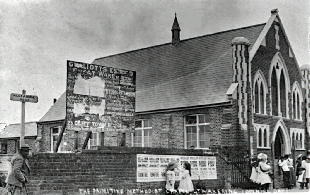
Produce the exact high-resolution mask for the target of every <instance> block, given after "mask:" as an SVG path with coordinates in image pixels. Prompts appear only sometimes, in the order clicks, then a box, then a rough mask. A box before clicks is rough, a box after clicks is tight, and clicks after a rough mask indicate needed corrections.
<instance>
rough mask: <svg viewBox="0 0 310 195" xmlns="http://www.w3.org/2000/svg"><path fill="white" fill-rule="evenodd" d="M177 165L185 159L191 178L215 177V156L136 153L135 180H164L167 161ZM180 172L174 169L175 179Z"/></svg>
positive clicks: (177, 178)
mask: <svg viewBox="0 0 310 195" xmlns="http://www.w3.org/2000/svg"><path fill="white" fill-rule="evenodd" d="M171 161H173V162H176V163H177V164H178V166H179V167H181V166H182V164H183V163H184V162H185V161H187V162H189V163H190V164H191V173H192V176H191V177H192V180H199V179H200V180H203V179H204V180H205V179H217V172H216V157H213V156H212V157H211V156H179V155H149V154H137V182H153V181H166V177H165V173H166V170H167V165H168V163H169V162H171ZM180 179H181V178H180V173H179V172H178V171H176V180H177V181H179V180H180Z"/></svg>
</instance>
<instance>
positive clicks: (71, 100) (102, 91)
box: [66, 61, 136, 132]
mask: <svg viewBox="0 0 310 195" xmlns="http://www.w3.org/2000/svg"><path fill="white" fill-rule="evenodd" d="M135 91H136V73H135V72H134V71H130V70H124V69H117V68H112V67H106V66H102V65H97V64H87V63H83V62H75V61H67V90H66V119H67V129H69V130H74V131H81V130H82V131H83V130H84V131H93V132H105V131H118V132H119V131H132V130H134V114H135Z"/></svg>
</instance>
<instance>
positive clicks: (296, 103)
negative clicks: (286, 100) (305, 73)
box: [292, 83, 302, 120]
mask: <svg viewBox="0 0 310 195" xmlns="http://www.w3.org/2000/svg"><path fill="white" fill-rule="evenodd" d="M292 91H293V92H292V96H293V97H292V101H293V102H292V111H293V119H298V120H301V118H302V117H301V102H302V97H301V92H300V88H299V87H298V84H297V83H294V86H293V90H292Z"/></svg>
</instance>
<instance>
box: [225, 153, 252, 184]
mask: <svg viewBox="0 0 310 195" xmlns="http://www.w3.org/2000/svg"><path fill="white" fill-rule="evenodd" d="M230 165H231V166H232V169H231V186H232V187H233V188H243V189H250V188H255V184H254V183H252V182H251V180H250V176H251V171H252V170H251V165H250V163H249V160H248V159H245V158H233V159H231V162H230Z"/></svg>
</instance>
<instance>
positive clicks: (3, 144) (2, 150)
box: [0, 142, 8, 154]
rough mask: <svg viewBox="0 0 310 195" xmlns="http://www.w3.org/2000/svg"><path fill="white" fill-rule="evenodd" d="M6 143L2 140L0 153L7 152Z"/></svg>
mask: <svg viewBox="0 0 310 195" xmlns="http://www.w3.org/2000/svg"><path fill="white" fill-rule="evenodd" d="M7 149H8V144H7V142H2V143H1V145H0V154H7V152H8V151H7Z"/></svg>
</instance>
